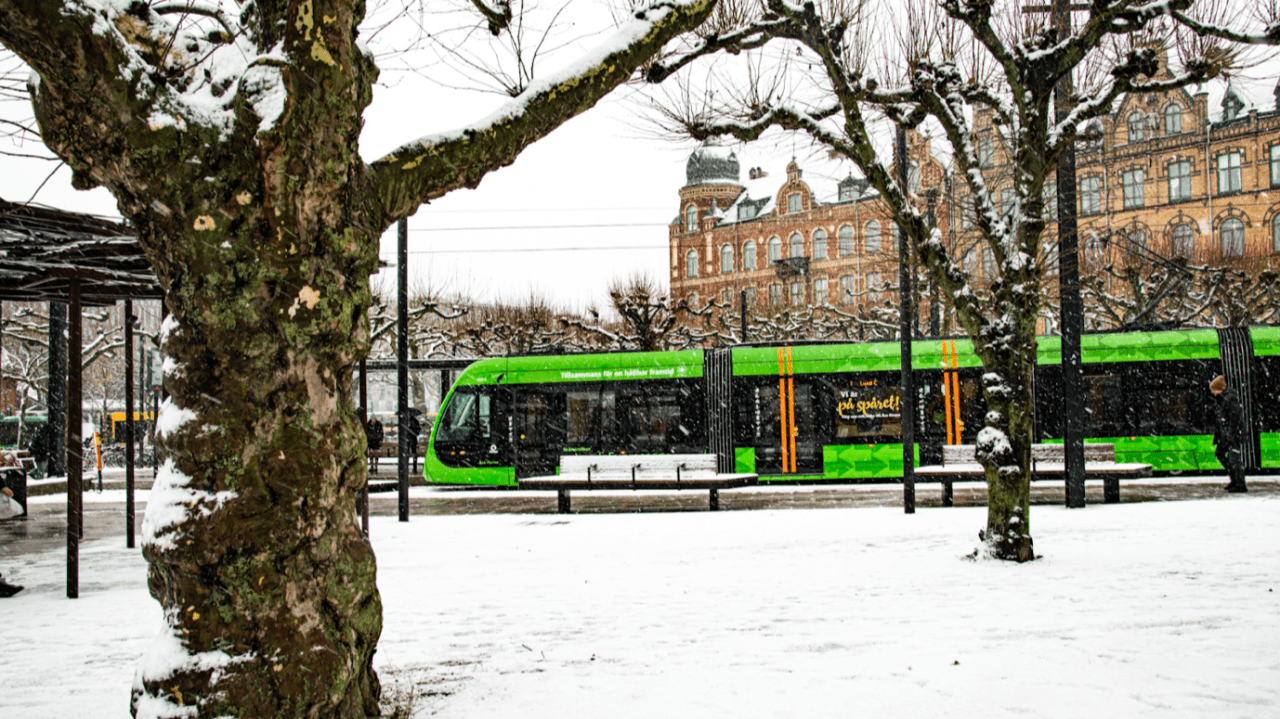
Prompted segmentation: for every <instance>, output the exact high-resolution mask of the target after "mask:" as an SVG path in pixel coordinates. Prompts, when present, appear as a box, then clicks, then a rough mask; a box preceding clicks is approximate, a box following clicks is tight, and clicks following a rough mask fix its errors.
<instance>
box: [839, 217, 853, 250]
mask: <svg viewBox="0 0 1280 719" xmlns="http://www.w3.org/2000/svg"><path fill="white" fill-rule="evenodd" d="M852 254H853V228H852V227H850V226H849V225H845V226H844V227H841V228H840V256H841V257H848V256H849V255H852Z"/></svg>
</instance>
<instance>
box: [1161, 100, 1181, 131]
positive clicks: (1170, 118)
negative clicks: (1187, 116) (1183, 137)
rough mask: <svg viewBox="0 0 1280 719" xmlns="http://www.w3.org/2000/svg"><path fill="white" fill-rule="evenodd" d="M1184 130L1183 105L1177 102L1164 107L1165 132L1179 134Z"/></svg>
mask: <svg viewBox="0 0 1280 719" xmlns="http://www.w3.org/2000/svg"><path fill="white" fill-rule="evenodd" d="M1181 132H1182V107H1181V106H1179V105H1177V104H1176V103H1175V104H1173V105H1170V106H1168V107H1166V108H1165V109H1164V134H1166V135H1177V134H1180V133H1181Z"/></svg>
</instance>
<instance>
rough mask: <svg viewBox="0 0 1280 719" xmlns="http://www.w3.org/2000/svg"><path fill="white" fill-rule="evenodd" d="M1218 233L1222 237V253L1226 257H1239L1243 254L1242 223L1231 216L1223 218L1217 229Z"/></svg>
mask: <svg viewBox="0 0 1280 719" xmlns="http://www.w3.org/2000/svg"><path fill="white" fill-rule="evenodd" d="M1218 234H1219V235H1220V236H1221V237H1222V254H1223V255H1225V256H1227V257H1240V256H1242V255H1244V223H1243V222H1241V221H1240V220H1238V219H1236V218H1234V217H1232V218H1230V219H1227V220H1223V222H1222V228H1221V229H1219V230H1218Z"/></svg>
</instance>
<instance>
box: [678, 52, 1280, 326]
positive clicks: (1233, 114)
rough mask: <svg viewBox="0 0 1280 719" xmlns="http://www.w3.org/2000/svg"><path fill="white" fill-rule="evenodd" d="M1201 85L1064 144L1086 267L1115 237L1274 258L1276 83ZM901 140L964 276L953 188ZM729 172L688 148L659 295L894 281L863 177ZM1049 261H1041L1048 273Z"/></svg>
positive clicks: (815, 292)
mask: <svg viewBox="0 0 1280 719" xmlns="http://www.w3.org/2000/svg"><path fill="white" fill-rule="evenodd" d="M1159 67H1160V69H1159V75H1158V77H1167V76H1168V69H1167V62H1166V58H1165V56H1161V59H1160V66H1159ZM1209 90H1210V88H1208V87H1201V88H1195V89H1193V90H1192V91H1191V92H1188V91H1186V90H1176V91H1172V92H1167V93H1142V94H1132V95H1129V96H1127V97H1125V98H1124V99H1123V100H1122V101H1121V103H1120V104H1119V106H1118V109H1117V110H1116V111H1115V113H1113V114H1112V115H1110V116H1108V117H1105V118H1101V119H1099V120H1095V121H1093V122H1092V123H1091V124H1090V126H1089V127H1088V128H1087V130H1086V133H1085V138H1084V140H1083V141H1082V142H1080V143H1079V145H1078V147H1079V151H1078V153H1077V178H1078V179H1077V194H1078V203H1079V204H1078V210H1079V232H1080V238H1081V240H1080V246H1081V249H1082V254H1083V261H1084V268H1085V270H1086V271H1088V268H1089V267H1090V265H1091V264H1094V263H1098V262H1104V261H1105V262H1117V261H1118V262H1120V263H1124V262H1125V261H1126V260H1128V259H1129V258H1130V257H1131V256H1132V255H1131V254H1130V253H1127V252H1125V251H1124V250H1123V249H1122V248H1120V247H1118V246H1117V243H1114V242H1109V241H1108V242H1103V240H1104V239H1106V240H1110V239H1111V238H1113V237H1115V236H1116V235H1117V234H1120V233H1122V234H1123V235H1124V236H1125V237H1127V238H1129V239H1130V240H1132V241H1133V242H1136V243H1140V244H1142V245H1144V246H1146V247H1148V248H1150V249H1151V250H1153V251H1155V252H1157V253H1159V254H1161V255H1164V256H1166V257H1174V256H1181V257H1186V258H1188V259H1189V260H1190V261H1192V262H1193V263H1219V262H1223V261H1228V262H1229V261H1231V260H1234V259H1238V258H1265V259H1266V261H1268V262H1272V261H1274V260H1276V259H1277V258H1280V85H1278V86H1277V90H1276V98H1275V102H1274V104H1273V103H1271V102H1268V103H1267V104H1268V105H1269V107H1268V108H1267V109H1264V108H1262V107H1260V105H1261V104H1262V103H1256V102H1255V103H1251V102H1250V100H1249V98H1246V97H1243V96H1242V94H1241V93H1240V92H1239V91H1238V90H1237V89H1236V88H1234V87H1232V86H1230V85H1227V86H1226V87H1225V88H1224V87H1222V86H1221V85H1219V86H1217V91H1218V93H1221V102H1220V103H1217V104H1218V111H1217V112H1216V113H1211V108H1210V103H1209V97H1210V92H1209ZM1215 94H1217V93H1215ZM1269 99H1270V98H1269ZM974 135H975V139H976V143H975V144H976V146H977V148H978V154H979V158H980V161H981V163H982V165H983V166H984V174H985V175H986V176H987V182H988V186H989V187H991V188H992V192H993V200H994V201H995V202H996V204H997V206H1000V207H1008V206H1009V204H1010V202H1011V200H1012V198H1011V196H1010V195H1009V194H1008V193H1009V192H1010V190H1009V189H1008V187H1009V185H1010V184H1011V183H1010V181H1009V178H1008V176H1007V164H1006V163H1007V160H1006V158H1007V157H1008V148H1007V147H1006V145H1005V143H1004V140H1003V137H1002V136H1001V134H1000V132H999V131H998V128H996V127H994V126H993V125H992V122H991V115H990V113H989V112H987V113H984V112H979V113H977V115H976V116H975V119H974ZM909 138H910V139H909V145H908V148H909V149H908V154H909V158H910V164H911V167H912V179H911V181H912V184H913V185H916V188H915V189H916V192H917V193H918V195H919V196H921V197H924V196H928V195H930V194H932V196H933V197H934V198H936V208H935V216H936V220H937V225H938V227H939V229H940V230H941V231H942V233H943V236H944V237H948V238H950V240H951V244H952V247H953V250H952V251H953V253H954V254H955V255H956V256H957V257H958V258H959V259H960V261H961V262H962V264H963V265H964V266H965V267H966V268H967V269H968V270H969V272H970V273H971V275H972V276H974V277H975V278H977V279H978V281H979V282H981V281H982V280H984V279H990V278H991V277H993V276H994V273H995V271H996V268H995V265H994V260H993V257H992V255H991V253H990V251H989V250H987V249H986V248H985V247H984V245H983V243H982V242H981V241H980V238H979V236H978V233H977V232H976V231H975V230H973V229H972V223H971V222H970V221H969V219H968V218H969V213H968V211H966V210H965V205H966V202H965V198H964V196H963V194H964V185H963V183H956V182H951V181H949V178H948V174H947V173H948V168H945V167H944V166H943V165H942V163H941V162H939V161H938V160H937V159H936V158H934V157H933V156H932V155H931V154H930V147H929V140H928V138H926V137H923V136H922V135H919V134H917V133H910V134H909ZM921 168H922V169H921ZM739 174H740V173H739V167H738V159H737V157H736V156H735V155H734V154H733V153H732V152H729V151H728V150H726V149H723V148H716V147H703V148H699V149H698V150H696V151H695V152H694V153H693V154H692V155H691V156H690V157H689V160H688V164H687V166H686V179H687V183H686V184H685V186H684V187H683V188H681V189H680V207H681V211H680V215H679V216H678V217H677V218H676V219H675V220H674V221H673V222H672V224H671V227H670V228H669V239H670V253H671V254H670V258H669V260H670V267H671V290H672V294H673V296H676V297H687V298H690V299H694V298H696V299H697V300H698V301H699V303H705V302H706V301H707V300H708V299H711V298H716V299H719V300H721V301H726V300H730V299H732V300H733V302H734V305H735V306H736V304H737V296H738V295H737V294H736V292H737V290H746V291H747V292H748V297H749V301H750V302H752V303H753V306H754V307H755V309H756V311H767V310H768V308H769V307H770V305H781V304H815V305H816V304H821V303H823V302H827V303H830V304H833V305H836V306H841V305H846V306H851V305H855V304H857V303H859V302H863V301H868V300H870V301H876V300H878V299H881V298H879V297H878V296H877V294H876V293H875V292H874V288H875V287H876V286H883V284H881V283H885V282H890V283H896V281H897V249H896V244H895V238H896V235H897V230H896V227H895V226H894V224H893V222H892V221H891V220H890V219H889V215H888V213H887V211H886V208H885V206H884V204H883V203H882V202H881V201H880V200H879V197H878V195H877V193H876V192H875V191H874V190H870V189H868V188H867V184H866V181H865V180H860V179H857V178H853V177H852V176H851V177H849V178H847V179H845V180H844V181H842V182H840V183H839V185H838V186H837V188H836V189H837V194H836V199H835V201H834V202H821V201H819V200H818V199H817V198H815V196H814V192H813V189H812V188H811V187H810V185H809V184H808V183H806V182H805V181H804V179H803V172H802V170H801V168H800V167H799V165H798V164H797V163H796V162H795V161H794V160H793V161H792V162H791V164H789V165H788V166H787V170H786V174H785V176H777V177H775V176H771V175H770V174H768V173H765V172H763V171H762V170H761V169H759V168H753V169H751V170H749V171H748V173H747V179H746V180H745V181H743V180H741V179H740V177H739ZM1048 191H1049V193H1051V194H1052V193H1053V192H1054V189H1053V188H1052V187H1050V188H1049V190H1048ZM1051 207H1052V203H1051ZM921 210H922V211H923V210H925V208H924V207H921ZM953 225H954V226H955V230H956V232H955V234H951V233H950V232H949V230H950V228H951V227H952V226H953ZM1056 230H1057V228H1056V225H1054V224H1050V226H1049V228H1048V231H1047V232H1046V235H1045V238H1044V244H1045V246H1046V247H1050V248H1051V247H1053V245H1054V235H1055V234H1056ZM1055 265H1056V263H1052V262H1051V263H1049V269H1050V274H1052V271H1053V270H1054V269H1056V266H1055Z"/></svg>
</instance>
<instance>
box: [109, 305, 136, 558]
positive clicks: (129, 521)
mask: <svg viewBox="0 0 1280 719" xmlns="http://www.w3.org/2000/svg"><path fill="white" fill-rule="evenodd" d="M114 439H115V438H114V437H113V438H112V440H113V441H114ZM133 483H134V476H133V300H125V301H124V538H125V546H126V547H128V548H129V549H133V522H134V514H135V512H136V507H135V506H134V503H133V490H134V484H133Z"/></svg>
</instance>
